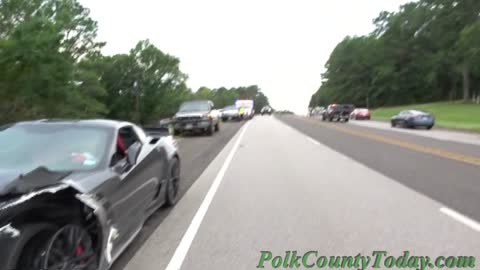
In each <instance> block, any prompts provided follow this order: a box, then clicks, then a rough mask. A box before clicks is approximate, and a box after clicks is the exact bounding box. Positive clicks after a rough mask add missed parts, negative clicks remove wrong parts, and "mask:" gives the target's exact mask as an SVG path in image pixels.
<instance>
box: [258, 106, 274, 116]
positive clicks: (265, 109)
mask: <svg viewBox="0 0 480 270" xmlns="http://www.w3.org/2000/svg"><path fill="white" fill-rule="evenodd" d="M272 113H273V109H272V107H270V106H265V107H263V108H262V109H261V110H260V114H261V115H264V114H268V115H272Z"/></svg>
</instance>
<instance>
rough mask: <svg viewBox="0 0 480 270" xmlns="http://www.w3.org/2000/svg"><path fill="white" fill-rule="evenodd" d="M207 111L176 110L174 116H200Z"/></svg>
mask: <svg viewBox="0 0 480 270" xmlns="http://www.w3.org/2000/svg"><path fill="white" fill-rule="evenodd" d="M208 113H209V111H199V112H178V113H176V114H175V117H177V118H182V117H202V116H204V115H206V114H208Z"/></svg>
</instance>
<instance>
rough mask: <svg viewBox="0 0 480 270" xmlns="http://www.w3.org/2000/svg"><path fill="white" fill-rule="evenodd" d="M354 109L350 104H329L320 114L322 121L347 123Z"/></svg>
mask: <svg viewBox="0 0 480 270" xmlns="http://www.w3.org/2000/svg"><path fill="white" fill-rule="evenodd" d="M354 109H355V106H353V105H352V104H331V105H329V106H328V107H327V109H326V110H325V111H324V112H323V114H322V120H323V121H329V122H332V121H337V122H345V123H346V122H348V120H349V118H350V114H351V113H352V112H353V110H354Z"/></svg>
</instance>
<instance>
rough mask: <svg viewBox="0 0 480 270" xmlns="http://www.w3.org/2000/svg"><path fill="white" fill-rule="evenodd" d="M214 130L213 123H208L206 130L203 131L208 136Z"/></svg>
mask: <svg viewBox="0 0 480 270" xmlns="http://www.w3.org/2000/svg"><path fill="white" fill-rule="evenodd" d="M214 130H215V128H214V126H213V123H212V124H210V126H208V128H207V130H206V131H205V133H206V134H207V135H208V136H212V135H213V132H214Z"/></svg>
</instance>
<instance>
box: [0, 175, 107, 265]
mask: <svg viewBox="0 0 480 270" xmlns="http://www.w3.org/2000/svg"><path fill="white" fill-rule="evenodd" d="M67 175H68V174H67ZM36 179H37V180H38V178H36ZM24 180H25V179H24ZM27 182H28V181H27ZM56 182H57V183H56V184H53V185H47V186H45V187H35V186H26V185H23V184H22V181H18V182H17V183H20V184H17V186H15V187H13V186H10V188H11V189H10V190H11V191H14V192H3V193H2V194H0V246H1V248H0V258H2V260H0V270H11V269H19V270H23V269H24V268H25V267H19V264H20V263H22V262H21V261H22V260H23V259H22V258H24V257H25V254H24V253H25V251H26V250H28V251H30V250H31V248H29V245H31V242H32V240H31V239H35V234H36V233H38V234H40V233H42V236H43V238H45V239H43V240H44V241H43V242H45V243H50V242H53V241H54V240H53V238H54V236H55V234H56V233H57V234H58V233H59V232H60V231H61V230H62V229H64V228H65V227H68V226H70V227H72V226H75V228H76V230H77V231H78V230H79V229H78V228H80V229H81V230H82V232H84V233H85V234H87V235H88V236H89V238H90V239H89V242H88V245H87V244H85V245H84V246H82V247H76V252H81V253H86V252H87V251H85V250H82V249H86V247H88V248H90V249H91V250H89V256H90V257H89V259H92V263H94V264H95V265H96V268H95V269H107V268H108V265H110V264H111V254H108V253H107V252H104V251H106V250H107V249H106V247H107V246H108V239H106V237H104V236H105V235H108V234H109V233H110V231H111V228H113V227H112V226H109V225H108V217H107V214H106V211H105V209H104V206H103V204H102V201H101V200H100V199H98V198H96V197H95V196H93V195H89V194H84V193H81V192H79V191H78V190H77V189H75V188H74V187H73V186H72V185H71V184H69V182H68V181H58V179H56ZM23 183H25V182H23ZM37 183H38V182H37ZM12 187H13V188H12ZM27 187H28V188H27ZM5 190H7V189H3V191H5ZM47 232H48V233H49V234H48V235H47ZM47 236H49V237H47ZM45 243H44V244H43V245H45ZM47 246H48V245H47ZM42 247H43V246H42ZM45 248H46V247H45ZM90 253H92V254H90ZM79 254H80V253H79ZM80 255H81V254H80ZM42 267H43V266H42ZM27 268H28V267H27ZM30 268H31V267H30ZM45 268H47V267H45ZM38 269H43V268H40V267H39V268H38ZM75 269H83V268H75ZM85 269H91V268H85Z"/></svg>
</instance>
